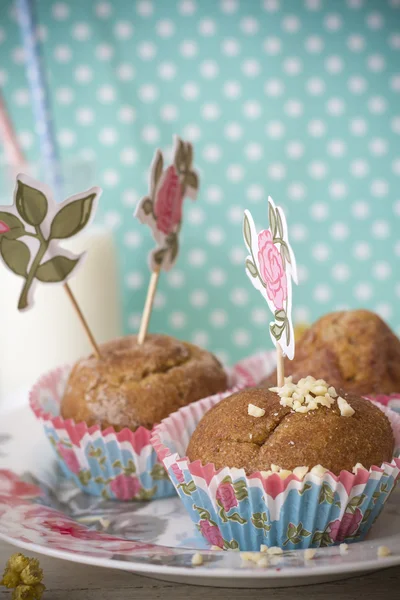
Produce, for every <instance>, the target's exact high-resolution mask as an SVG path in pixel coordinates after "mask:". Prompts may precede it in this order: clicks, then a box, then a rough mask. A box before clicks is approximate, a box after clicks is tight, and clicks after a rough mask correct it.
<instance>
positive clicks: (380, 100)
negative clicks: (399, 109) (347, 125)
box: [368, 96, 387, 115]
mask: <svg viewBox="0 0 400 600" xmlns="http://www.w3.org/2000/svg"><path fill="white" fill-rule="evenodd" d="M386 105H387V103H386V100H385V98H384V97H383V96H373V97H372V98H370V99H369V101H368V109H369V111H370V112H371V113H372V114H375V115H380V114H382V113H384V112H385V110H386Z"/></svg>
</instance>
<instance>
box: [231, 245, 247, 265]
mask: <svg viewBox="0 0 400 600" xmlns="http://www.w3.org/2000/svg"><path fill="white" fill-rule="evenodd" d="M229 258H230V260H231V262H232V263H233V264H234V265H244V261H245V258H246V251H245V249H244V247H243V246H236V247H235V248H231V250H230V252H229Z"/></svg>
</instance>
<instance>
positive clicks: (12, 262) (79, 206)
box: [0, 175, 101, 356]
mask: <svg viewBox="0 0 400 600" xmlns="http://www.w3.org/2000/svg"><path fill="white" fill-rule="evenodd" d="M100 195H101V189H100V188H98V187H93V188H91V189H90V190H87V191H86V192H83V193H81V194H76V195H75V196H71V197H70V198H68V199H67V200H65V201H64V202H62V203H60V204H56V203H55V201H54V198H53V195H52V193H51V190H50V189H49V188H48V187H47V186H46V185H44V184H42V183H39V182H38V181H35V180H34V179H32V178H31V177H28V176H27V175H18V177H17V182H16V187H15V192H14V203H13V204H12V205H11V206H0V257H1V258H2V260H3V262H4V264H5V266H6V267H7V268H8V269H9V270H10V271H12V273H14V274H15V275H18V276H20V277H22V279H23V285H22V289H21V294H20V297H19V301H18V309H19V310H21V311H24V310H27V309H29V308H31V307H32V306H33V299H34V291H35V288H36V285H37V282H41V283H50V284H60V283H62V284H64V285H65V287H66V291H67V293H68V295H69V297H70V298H71V299H72V300H73V304H74V307H75V309H76V310H77V312H78V316H79V318H80V320H81V321H82V323H83V325H84V327H85V330H86V332H87V334H88V336H89V340H90V342H91V344H92V346H93V349H94V351H95V353H96V355H98V356H99V350H98V347H97V344H96V343H95V341H94V339H93V336H92V334H91V332H90V330H89V327H88V325H87V323H86V321H85V319H84V318H83V315H82V313H81V311H80V310H79V307H78V305H77V303H76V300H75V298H74V297H73V295H72V292H71V290H70V289H69V287H68V284H67V281H68V280H69V278H70V277H71V276H72V275H73V274H75V273H76V270H77V268H78V267H79V266H80V265H81V264H82V261H83V259H84V255H85V253H83V254H81V255H79V256H78V255H75V254H73V253H72V252H70V251H68V250H65V249H64V248H62V249H61V248H60V246H59V242H60V240H65V239H68V238H70V237H73V236H74V235H76V234H77V233H79V232H80V231H82V230H83V229H84V228H85V227H86V226H87V225H88V224H89V223H90V222H91V221H92V219H93V217H94V214H95V212H96V208H97V203H98V199H99V197H100Z"/></svg>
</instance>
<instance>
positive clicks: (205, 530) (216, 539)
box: [199, 520, 224, 548]
mask: <svg viewBox="0 0 400 600" xmlns="http://www.w3.org/2000/svg"><path fill="white" fill-rule="evenodd" d="M199 527H200V531H201V533H202V535H203V536H204V537H205V538H206V540H207V542H209V543H210V544H211V545H212V546H218V547H219V548H223V547H224V539H223V537H222V535H221V532H220V530H219V529H218V527H217V526H216V525H212V524H211V523H210V522H209V521H206V520H202V521H200V523H199Z"/></svg>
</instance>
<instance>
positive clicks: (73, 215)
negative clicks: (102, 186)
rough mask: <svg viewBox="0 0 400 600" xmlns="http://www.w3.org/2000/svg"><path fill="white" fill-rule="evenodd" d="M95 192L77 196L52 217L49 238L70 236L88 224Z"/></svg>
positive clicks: (60, 238) (59, 238)
mask: <svg viewBox="0 0 400 600" xmlns="http://www.w3.org/2000/svg"><path fill="white" fill-rule="evenodd" d="M95 198H96V194H90V195H89V196H86V197H85V198H79V199H78V200H75V201H73V202H70V203H69V204H67V205H66V206H64V207H63V208H62V209H61V210H60V211H59V212H58V213H57V214H56V216H55V217H54V219H53V222H52V224H51V230H50V239H58V240H63V239H66V238H70V237H72V236H74V235H76V234H77V233H79V232H80V231H82V229H83V228H84V227H85V226H86V225H87V224H88V222H89V220H90V216H91V213H92V208H93V202H94V199H95Z"/></svg>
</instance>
